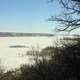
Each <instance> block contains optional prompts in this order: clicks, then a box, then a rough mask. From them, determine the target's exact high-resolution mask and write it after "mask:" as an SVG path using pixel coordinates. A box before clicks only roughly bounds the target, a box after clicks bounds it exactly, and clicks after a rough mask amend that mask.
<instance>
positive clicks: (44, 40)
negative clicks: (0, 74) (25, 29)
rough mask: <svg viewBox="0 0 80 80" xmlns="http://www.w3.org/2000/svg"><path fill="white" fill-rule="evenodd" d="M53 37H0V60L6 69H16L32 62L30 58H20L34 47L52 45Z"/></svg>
mask: <svg viewBox="0 0 80 80" xmlns="http://www.w3.org/2000/svg"><path fill="white" fill-rule="evenodd" d="M52 41H53V38H52V37H0V59H1V62H2V64H3V65H4V67H5V68H7V69H9V68H14V67H15V68H16V67H19V65H20V64H23V63H28V62H30V61H29V59H28V56H25V57H20V56H19V55H20V54H25V53H26V52H27V51H28V50H30V49H31V48H32V47H37V46H38V47H39V48H44V47H46V46H50V45H52Z"/></svg>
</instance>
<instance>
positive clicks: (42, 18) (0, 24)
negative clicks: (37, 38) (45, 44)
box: [0, 0, 60, 33]
mask: <svg viewBox="0 0 80 80" xmlns="http://www.w3.org/2000/svg"><path fill="white" fill-rule="evenodd" d="M59 12H60V8H59V6H58V4H57V3H56V2H54V3H48V2H47V0H0V31H1V32H44V33H45V32H49V33H50V32H52V31H53V29H54V27H56V25H55V23H52V22H48V21H47V19H48V18H49V17H50V16H51V15H56V14H58V13H59Z"/></svg>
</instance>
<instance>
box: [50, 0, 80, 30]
mask: <svg viewBox="0 0 80 80" xmlns="http://www.w3.org/2000/svg"><path fill="white" fill-rule="evenodd" d="M52 1H54V0H51V2H52ZM58 1H59V3H60V5H61V6H62V8H64V10H65V12H64V13H63V15H62V16H59V17H58V16H57V17H54V16H51V18H49V21H57V22H60V23H61V24H63V26H62V28H58V29H57V30H58V31H72V30H75V29H78V28H80V0H58Z"/></svg>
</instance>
